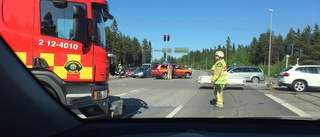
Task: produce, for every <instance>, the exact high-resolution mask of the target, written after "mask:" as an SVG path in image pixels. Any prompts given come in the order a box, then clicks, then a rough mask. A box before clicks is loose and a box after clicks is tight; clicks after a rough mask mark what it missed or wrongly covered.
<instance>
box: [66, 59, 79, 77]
mask: <svg viewBox="0 0 320 137" xmlns="http://www.w3.org/2000/svg"><path fill="white" fill-rule="evenodd" d="M64 68H65V69H66V70H67V71H68V73H70V74H78V73H79V72H80V70H81V69H82V64H81V63H80V62H78V61H75V60H71V61H68V62H67V63H66V64H65V65H64Z"/></svg>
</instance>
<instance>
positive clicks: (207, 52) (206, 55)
mask: <svg viewBox="0 0 320 137" xmlns="http://www.w3.org/2000/svg"><path fill="white" fill-rule="evenodd" d="M207 64H208V51H206V70H207V69H208V65H207Z"/></svg>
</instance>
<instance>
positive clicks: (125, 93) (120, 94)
mask: <svg viewBox="0 0 320 137" xmlns="http://www.w3.org/2000/svg"><path fill="white" fill-rule="evenodd" d="M126 94H127V93H122V94H118V95H115V96H124V95H126Z"/></svg>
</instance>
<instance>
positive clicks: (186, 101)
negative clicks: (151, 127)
mask: <svg viewBox="0 0 320 137" xmlns="http://www.w3.org/2000/svg"><path fill="white" fill-rule="evenodd" d="M200 75H207V72H205V71H202V70H195V71H194V74H193V75H192V77H191V78H190V79H173V80H165V79H155V78H131V77H130V78H118V77H114V76H111V77H110V79H109V85H110V90H111V92H110V95H112V96H120V97H121V98H122V99H123V100H124V103H125V105H126V110H125V112H124V114H123V115H122V116H119V117H117V118H190V117H192V118H198V117H268V118H270V117H271V118H274V117H280V118H292V117H297V118H300V117H304V118H311V117H320V111H319V110H320V103H319V102H320V101H319V100H320V91H307V92H303V93H296V92H292V91H289V90H287V89H286V88H284V87H278V86H276V85H273V86H271V87H267V86H266V84H265V82H269V79H268V80H267V81H262V82H260V83H257V84H254V83H247V85H246V86H228V88H227V89H225V90H224V102H225V104H224V108H223V109H221V110H216V109H213V104H214V102H215V101H214V100H213V99H214V95H213V89H212V86H211V85H210V84H208V85H202V84H199V83H197V82H196V80H197V78H198V76H200ZM272 80H273V81H274V80H275V81H276V79H272ZM272 80H271V81H272ZM317 103H319V105H318V104H317Z"/></svg>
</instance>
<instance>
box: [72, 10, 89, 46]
mask: <svg viewBox="0 0 320 137" xmlns="http://www.w3.org/2000/svg"><path fill="white" fill-rule="evenodd" d="M73 37H74V40H76V41H79V42H81V43H82V44H83V46H85V47H86V46H88V44H87V43H88V19H87V18H86V11H85V10H84V8H83V7H81V6H78V5H74V6H73Z"/></svg>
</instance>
